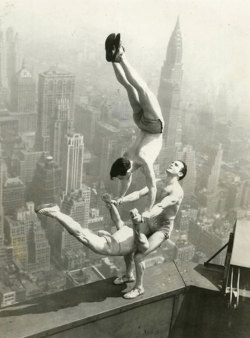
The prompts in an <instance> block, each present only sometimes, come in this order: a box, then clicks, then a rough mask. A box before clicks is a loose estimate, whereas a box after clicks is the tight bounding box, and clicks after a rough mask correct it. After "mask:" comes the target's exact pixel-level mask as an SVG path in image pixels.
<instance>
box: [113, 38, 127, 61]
mask: <svg viewBox="0 0 250 338" xmlns="http://www.w3.org/2000/svg"><path fill="white" fill-rule="evenodd" d="M114 46H115V52H114V54H113V62H120V61H121V56H122V55H123V53H124V52H125V48H124V47H123V46H122V40H121V34H120V33H118V34H117V35H116V37H115V41H114Z"/></svg>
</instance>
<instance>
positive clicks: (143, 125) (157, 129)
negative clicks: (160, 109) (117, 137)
mask: <svg viewBox="0 0 250 338" xmlns="http://www.w3.org/2000/svg"><path fill="white" fill-rule="evenodd" d="M133 118H134V121H135V124H136V125H137V127H138V128H139V129H141V130H142V131H145V132H146V133H149V134H162V132H163V121H162V120H161V119H147V118H145V116H144V112H143V109H142V110H140V111H139V112H138V113H134V114H133Z"/></svg>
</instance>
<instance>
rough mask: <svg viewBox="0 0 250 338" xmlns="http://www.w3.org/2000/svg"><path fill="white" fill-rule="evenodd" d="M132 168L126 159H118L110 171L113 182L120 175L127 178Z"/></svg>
mask: <svg viewBox="0 0 250 338" xmlns="http://www.w3.org/2000/svg"><path fill="white" fill-rule="evenodd" d="M130 168H131V163H130V161H129V160H128V159H127V158H125V157H120V158H118V159H117V160H116V161H115V162H114V163H113V164H112V167H111V169H110V178H111V180H112V179H113V178H114V177H117V176H118V175H121V176H125V175H126V173H127V171H128V170H129V169H130Z"/></svg>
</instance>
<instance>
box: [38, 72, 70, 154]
mask: <svg viewBox="0 0 250 338" xmlns="http://www.w3.org/2000/svg"><path fill="white" fill-rule="evenodd" d="M74 85H75V79H74V76H73V75H72V74H70V73H66V72H62V71H57V70H55V69H50V70H48V71H46V72H44V73H42V74H39V81H38V118H37V127H38V128H37V133H36V144H35V147H36V149H37V150H42V151H46V152H50V154H53V139H51V138H52V136H53V135H54V125H53V121H54V120H55V119H56V113H57V112H58V105H60V102H61V100H62V99H64V100H66V102H67V104H68V106H69V112H70V116H71V118H70V119H72V120H73V105H74Z"/></svg>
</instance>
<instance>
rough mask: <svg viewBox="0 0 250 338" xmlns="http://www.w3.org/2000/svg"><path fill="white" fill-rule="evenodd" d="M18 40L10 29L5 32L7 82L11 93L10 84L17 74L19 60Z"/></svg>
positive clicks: (16, 35)
mask: <svg viewBox="0 0 250 338" xmlns="http://www.w3.org/2000/svg"><path fill="white" fill-rule="evenodd" d="M18 53H19V38H18V34H17V33H15V32H14V30H13V28H12V27H9V28H8V29H7V31H6V70H7V80H8V86H9V89H10V92H12V84H13V79H14V76H15V74H16V72H17V67H18V58H19V55H18Z"/></svg>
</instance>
